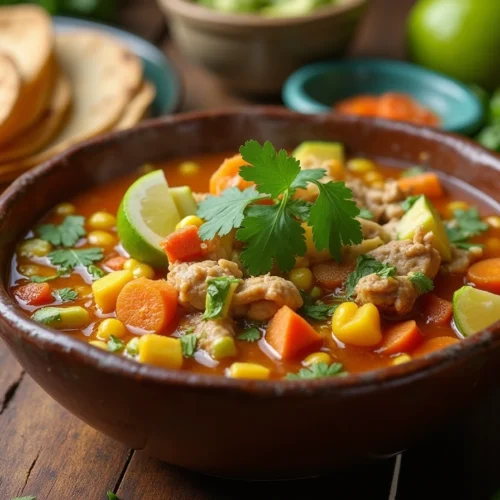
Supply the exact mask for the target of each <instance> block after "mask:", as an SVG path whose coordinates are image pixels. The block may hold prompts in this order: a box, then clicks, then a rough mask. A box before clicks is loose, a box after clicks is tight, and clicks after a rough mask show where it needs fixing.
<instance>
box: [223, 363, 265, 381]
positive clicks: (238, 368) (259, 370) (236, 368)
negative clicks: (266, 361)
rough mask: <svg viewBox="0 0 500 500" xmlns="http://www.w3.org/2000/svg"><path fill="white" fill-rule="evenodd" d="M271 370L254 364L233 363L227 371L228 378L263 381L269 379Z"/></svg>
mask: <svg viewBox="0 0 500 500" xmlns="http://www.w3.org/2000/svg"><path fill="white" fill-rule="evenodd" d="M270 373H271V370H269V368H266V367H265V366H262V365H258V364H256V363H233V364H232V365H231V366H230V367H229V368H228V370H227V376H228V377H230V378H244V379H256V380H265V379H268V378H269V375H270Z"/></svg>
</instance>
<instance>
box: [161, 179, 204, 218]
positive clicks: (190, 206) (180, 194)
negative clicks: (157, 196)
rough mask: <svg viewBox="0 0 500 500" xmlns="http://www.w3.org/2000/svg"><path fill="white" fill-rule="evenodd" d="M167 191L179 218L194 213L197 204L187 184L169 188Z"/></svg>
mask: <svg viewBox="0 0 500 500" xmlns="http://www.w3.org/2000/svg"><path fill="white" fill-rule="evenodd" d="M168 191H169V193H170V195H171V196H172V199H173V200H174V203H175V206H176V207H177V211H178V212H179V215H180V217H181V219H183V218H184V217H187V216H188V215H195V214H196V211H197V210H198V204H197V203H196V200H195V199H194V196H193V192H192V191H191V188H190V187H189V186H180V187H174V188H169V190H168Z"/></svg>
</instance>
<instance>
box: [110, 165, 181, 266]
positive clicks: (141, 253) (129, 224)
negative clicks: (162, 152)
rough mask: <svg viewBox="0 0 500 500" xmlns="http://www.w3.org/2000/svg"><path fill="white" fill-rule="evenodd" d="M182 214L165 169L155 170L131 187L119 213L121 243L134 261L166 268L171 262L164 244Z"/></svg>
mask: <svg viewBox="0 0 500 500" xmlns="http://www.w3.org/2000/svg"><path fill="white" fill-rule="evenodd" d="M179 221H180V216H179V212H178V210H177V207H176V206H175V203H174V200H173V199H172V196H171V195H170V192H169V189H168V183H167V179H165V174H164V173H163V171H162V170H155V171H154V172H151V173H149V174H147V175H145V176H143V177H141V178H140V179H138V180H137V181H135V182H134V183H133V184H132V186H130V187H129V189H128V191H127V192H126V193H125V196H124V197H123V200H122V203H121V205H120V208H119V210H118V216H117V229H118V235H119V236H120V240H121V243H122V245H123V247H124V248H125V250H126V251H127V252H128V253H129V254H130V256H131V257H133V258H134V259H137V260H140V261H141V262H145V263H147V264H150V265H152V266H154V267H165V266H167V265H168V259H167V256H166V255H165V252H163V250H161V248H160V241H161V240H162V239H164V238H165V237H166V236H168V235H169V234H170V233H172V232H173V231H175V226H176V224H177V223H178V222H179Z"/></svg>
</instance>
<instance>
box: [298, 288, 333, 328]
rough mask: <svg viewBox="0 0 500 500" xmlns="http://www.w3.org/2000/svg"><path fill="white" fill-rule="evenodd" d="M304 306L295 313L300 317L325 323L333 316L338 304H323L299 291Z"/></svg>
mask: <svg viewBox="0 0 500 500" xmlns="http://www.w3.org/2000/svg"><path fill="white" fill-rule="evenodd" d="M300 295H301V296H302V301H303V302H304V304H303V305H302V307H301V308H300V309H299V310H298V311H297V312H298V313H299V314H300V315H301V316H303V317H305V318H309V319H312V320H315V321H326V320H328V319H329V318H331V317H332V316H333V313H334V312H335V309H337V307H338V304H325V303H324V302H321V301H320V300H316V301H315V300H314V298H313V297H311V295H309V294H308V293H306V292H304V291H303V290H300Z"/></svg>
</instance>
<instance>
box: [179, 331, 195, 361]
mask: <svg viewBox="0 0 500 500" xmlns="http://www.w3.org/2000/svg"><path fill="white" fill-rule="evenodd" d="M180 341H181V349H182V355H183V356H184V357H185V358H192V357H193V356H194V353H195V352H196V349H197V345H198V337H197V336H196V334H195V333H187V334H186V335H183V336H182V337H181V338H180Z"/></svg>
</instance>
